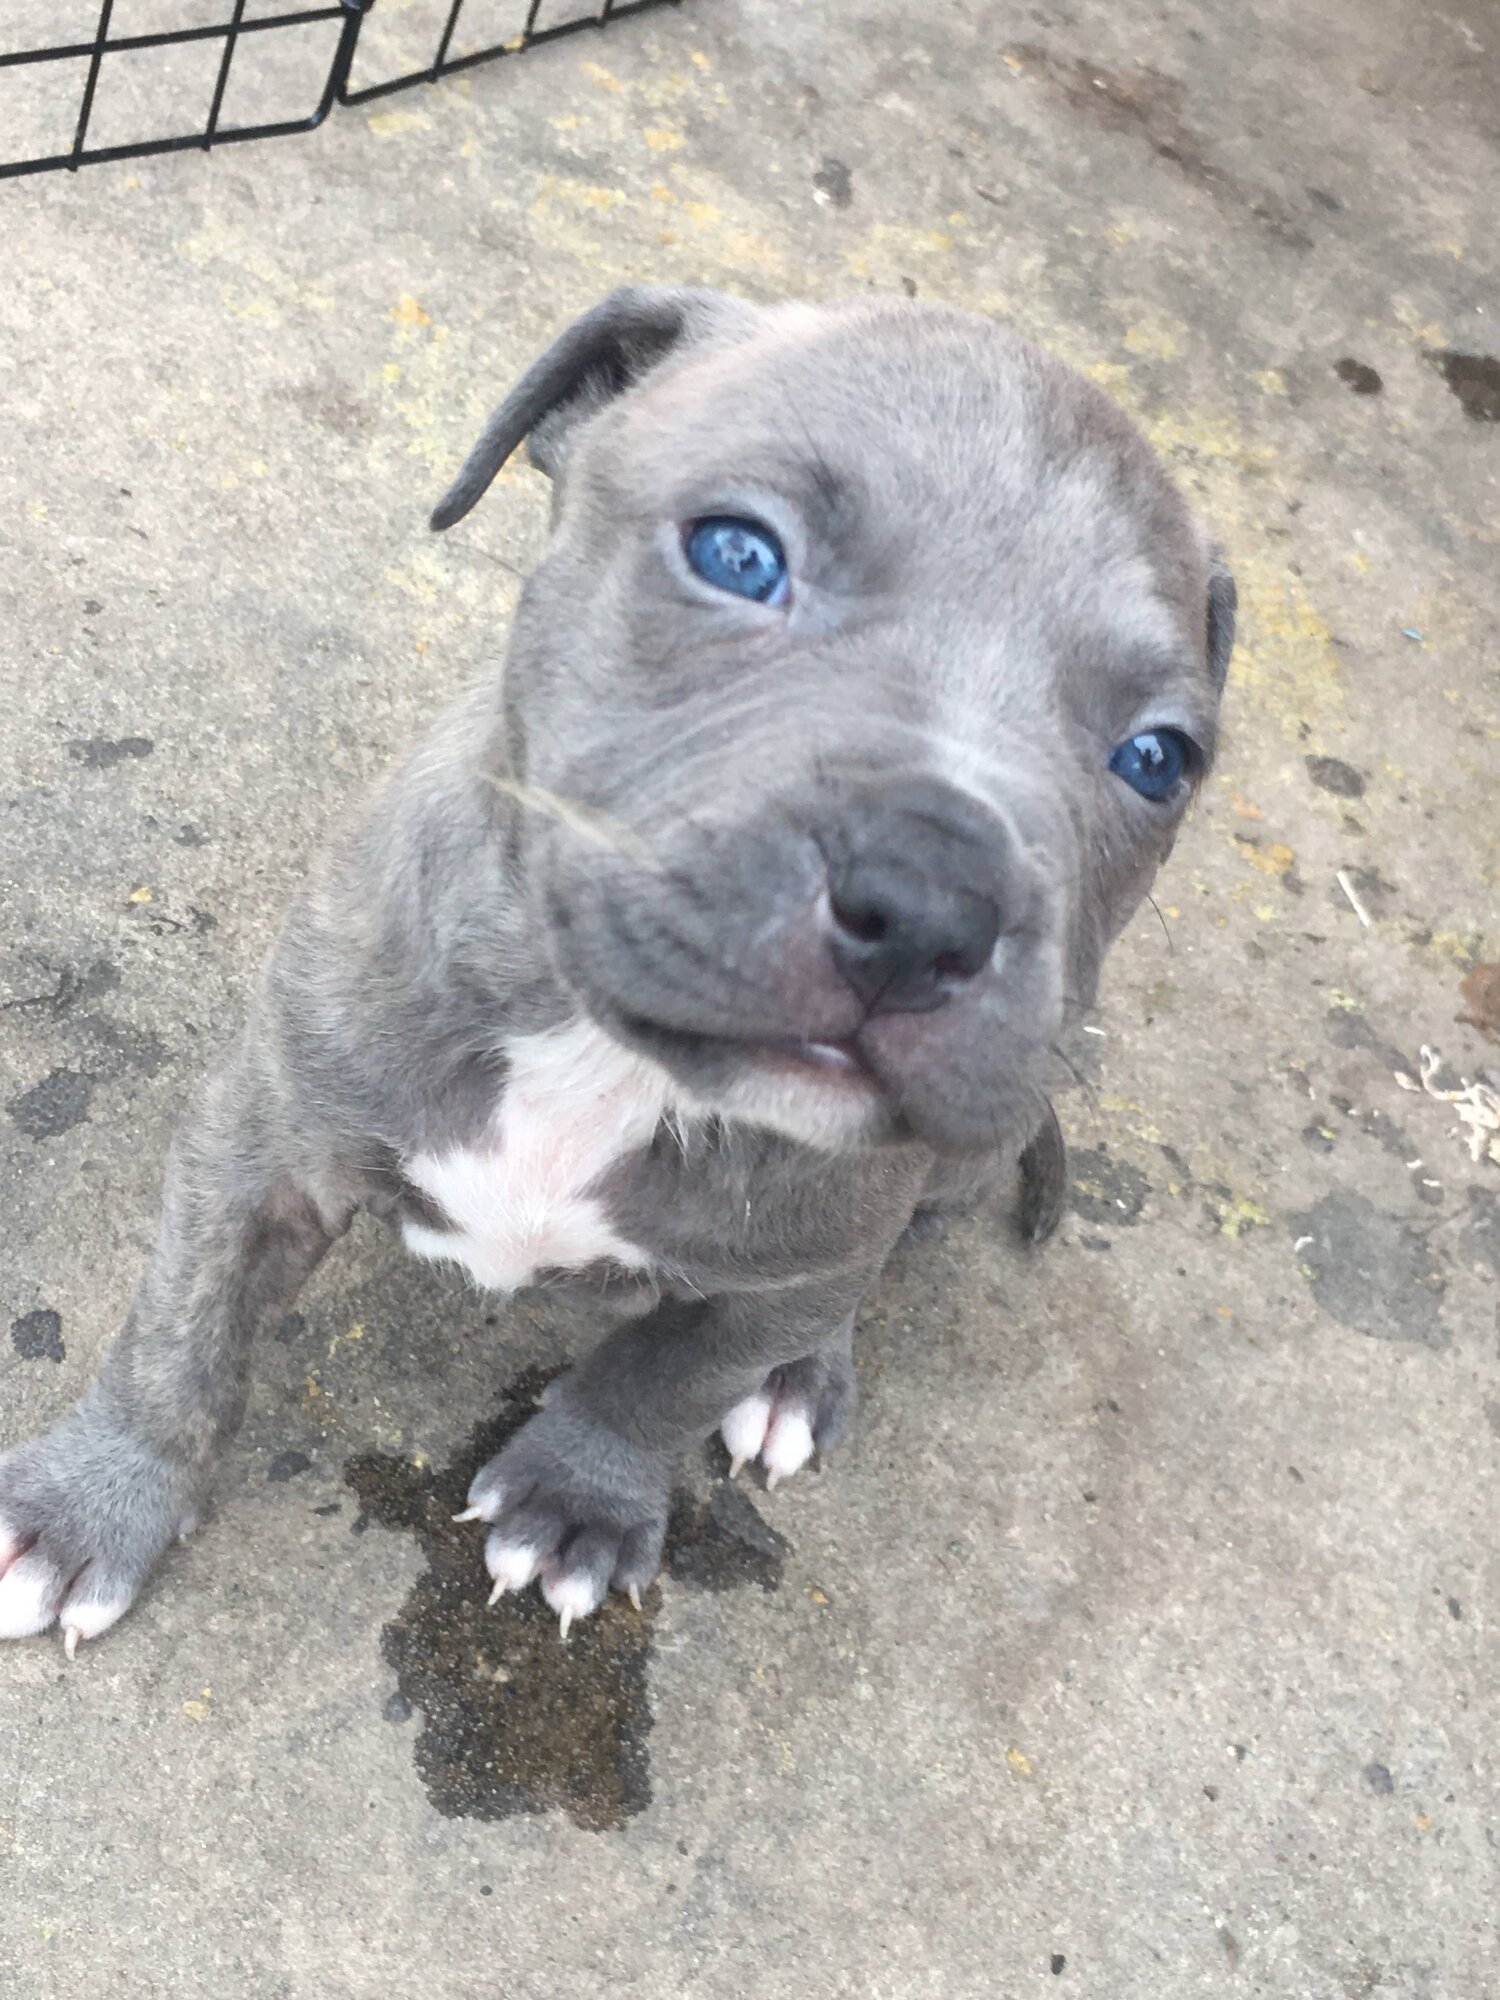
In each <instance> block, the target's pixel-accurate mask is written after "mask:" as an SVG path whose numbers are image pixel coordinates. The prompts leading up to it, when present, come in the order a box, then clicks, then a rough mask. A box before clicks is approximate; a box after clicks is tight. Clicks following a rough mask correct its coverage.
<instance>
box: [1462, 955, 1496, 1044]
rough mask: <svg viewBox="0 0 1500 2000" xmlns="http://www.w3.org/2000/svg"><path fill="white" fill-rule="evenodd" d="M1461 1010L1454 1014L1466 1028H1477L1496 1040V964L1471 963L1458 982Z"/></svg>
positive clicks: (1489, 1038) (1492, 1039)
mask: <svg viewBox="0 0 1500 2000" xmlns="http://www.w3.org/2000/svg"><path fill="white" fill-rule="evenodd" d="M1458 990H1459V993H1460V994H1461V996H1462V998H1463V1003H1464V1011H1463V1012H1462V1013H1461V1014H1460V1015H1458V1016H1457V1018H1458V1020H1459V1021H1461V1022H1462V1023H1463V1025H1464V1026H1465V1027H1466V1028H1477V1029H1478V1030H1479V1032H1480V1034H1481V1035H1484V1036H1486V1037H1487V1038H1488V1040H1490V1041H1492V1042H1500V965H1475V966H1471V967H1470V969H1469V970H1468V971H1467V972H1466V973H1465V974H1464V976H1463V978H1462V979H1461V980H1460V981H1459V982H1458Z"/></svg>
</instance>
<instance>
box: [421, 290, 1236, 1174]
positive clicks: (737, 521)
mask: <svg viewBox="0 0 1500 2000" xmlns="http://www.w3.org/2000/svg"><path fill="white" fill-rule="evenodd" d="M526 439H529V441H530V449H531V455H532V457H533V459H534V460H535V461H536V462H537V463H538V464H540V465H541V467H542V469H543V470H544V471H546V472H548V473H550V474H551V475H552V477H553V479H554V481H555V506H554V519H553V536H552V541H551V544H550V546H549V548H548V551H547V554H546V557H545V559H544V560H543V562H542V563H541V565H540V567H539V568H538V569H537V570H536V571H535V572H534V574H533V575H532V576H531V578H530V579H529V581H528V583H527V585H526V588H525V591H524V593H523V595H522V599H521V603H520V607H519V609H518V612H517V616H516V621H515V628H514V632H513V636H512V641H511V646H510V652H509V655H508V658H507V663H506V667H505V684H504V704H505V731H504V744H503V748H502V750H501V751H500V753H499V754H500V755H501V756H503V758H504V760H505V767H504V768H503V769H497V770H496V772H495V774H494V775H495V777H496V780H497V783H498V784H499V785H500V787H501V788H502V790H503V791H504V792H505V793H506V794H507V795H508V796H510V797H512V798H514V799H515V800H517V801H519V813H518V822H517V824H518V829H519V831H518V838H519V840H520V844H521V852H522V855H523V861H524V870H525V878H526V881H527V884H528V890H529V893H530V894H531V895H532V896H533V897H534V899H535V913H536V916H537V920H538V922H539V923H540V925H541V926H542V928H543V930H544V932H545V934H546V936H547V938H548V940H549V942H550V946H551V949H552V953H553V955H554V958H555V961H556V965H557V968H558V970H559V972H560V973H561V976H562V978H563V979H564V980H565V982H566V983H567V984H568V986H569V987H570V988H571V989H572V990H573V991H574V992H575V993H576V995H577V996H578V998H579V1000H580V1002H581V1004H582V1006H583V1007H584V1008H585V1009H586V1010H587V1012H588V1013H589V1014H590V1015H591V1016H592V1017H593V1018H594V1019H595V1020H596V1021H598V1022H599V1023H600V1025H601V1026H603V1027H604V1028H606V1029H607V1030H608V1031H609V1032H611V1033H612V1034H614V1035H616V1036H617V1037H619V1038H621V1039H622V1040H624V1041H626V1042H628V1043H630V1044H632V1045H633V1046H635V1047H637V1048H639V1049H641V1050H643V1051H646V1052H648V1053H649V1054H650V1055H652V1056H653V1057H655V1058H656V1059H657V1060H659V1061H660V1062H661V1063H662V1064H664V1065H665V1066H666V1067H667V1068H668V1069H669V1070H670V1071H672V1072H673V1073H674V1075H675V1076H676V1077H677V1079H678V1080H679V1082H680V1083H681V1084H682V1085H683V1087H684V1090H685V1093H686V1094H688V1095H690V1096H691V1097H693V1098H695V1099H696V1100H697V1101H699V1102H700V1103H703V1104H706V1105H708V1106H711V1107H712V1108H714V1109H716V1110H718V1111H720V1112H722V1113H723V1114H724V1115H725V1116H726V1117H730V1118H744V1119H749V1120H752V1121H754V1122H758V1123H762V1124H767V1125H771V1126H773V1127H775V1128H777V1129H780V1130H782V1131H784V1132H787V1133H790V1134H791V1135H793V1136H794V1137H797V1138H801V1139H804V1140H808V1141H811V1142H812V1143H815V1144H822V1145H826V1146H830V1147H847V1146H855V1145H860V1144H867V1143H871V1142H873V1141H877V1140H879V1139H882V1138H889V1137H906V1138H910V1137H917V1138H920V1139H922V1140H924V1141H926V1142H927V1143H928V1144H930V1145H932V1146H934V1147H936V1148H938V1149H940V1150H955V1151H957V1150H967V1149H976V1148H989V1147H996V1146H1004V1145H1007V1144H1010V1143H1013V1142H1017V1141H1019V1140H1021V1139H1022V1138H1024V1136H1025V1134H1026V1132H1027V1131H1028V1130H1030V1129H1031V1128H1032V1127H1033V1126H1034V1125H1035V1124H1036V1122H1037V1118H1038V1115H1039V1111H1040V1107H1041V1104H1042V1102H1043V1094H1044V1091H1045V1087H1046V1081H1047V1077H1048V1073H1049V1070H1050V1069H1051V1067H1052V1050H1051V1045H1052V1043H1053V1042H1054V1039H1055V1037H1056V1035H1057V1033H1058V1030H1059V1027H1060V1026H1061V1024H1062V1022H1063V1020H1064V1018H1065V1017H1066V1016H1067V1015H1068V1014H1069V1013H1071V1012H1074V1011H1076V1010H1077V1009H1078V1008H1080V1007H1083V1006H1086V1005H1088V1004H1089V1003H1090V1002H1091V1000H1092V998H1093V996H1094V993H1095V990H1096V984H1097V979H1098V973H1099V967H1100V963H1101V960H1102V958H1103V955H1104V952H1105V950H1106V948H1107V946H1108V945H1109V943H1110V941H1111V940H1112V939H1113V937H1114V936H1115V935H1116V933H1117V932H1118V931H1119V930H1120V928H1121V927H1122V926H1123V924H1124V923H1125V922H1126V920H1127V919H1128V918H1129V916H1130V914H1131V912H1132V911H1133V910H1134V908H1135V906H1136V904H1137V903H1138V901H1139V900H1140V898H1141V897H1142V895H1143V894H1144V892H1145V890H1146V888H1147V886H1148V884H1149V883H1150V880H1151V878H1152V876H1153V874H1154V873H1155V871H1156V869H1157V868H1158V866H1159V865H1160V863H1161V861H1162V860H1163V858H1164V857H1165V855H1166V854H1167V852H1168V850H1169V849H1170V847H1171V845H1172V841H1173V839H1174V837H1175V835H1176V831H1177V828H1178V826H1179V824H1180V822H1181V819H1182V815H1183V813H1184V811H1185V810H1186V808H1187V805H1188V802H1189V800H1190V799H1191V797H1192V795H1193V792H1194V790H1195V788H1196V786H1197V784H1198V783H1199V781H1200V779H1201V778H1202V775H1203V773H1204V771H1205V769H1206V768H1207V766H1208V763H1209V760H1210V758H1211V756H1212V754H1213V748H1214V734H1215V718H1216V712H1217V708H1218V701H1219V693H1220V689H1221V687H1222V685H1223V680H1224V673H1225V667H1226V664H1227V661H1228V655H1229V649H1230V644H1231V641H1232V634H1233V622H1234V586H1233V583H1232V581H1231V580H1230V578H1229V576H1228V574H1227V572H1226V571H1225V570H1224V569H1223V568H1222V566H1221V565H1220V564H1219V562H1218V561H1217V559H1216V557H1215V555H1214V553H1213V551H1212V550H1211V549H1210V547H1209V545H1208V544H1207V542H1206V541H1205V539H1204V537H1203V536H1202V534H1201V533H1200V532H1199V531H1198V529H1197V528H1196V527H1195V525H1194V523H1193V521H1192V520H1191V518H1190V517H1189V515H1188V512H1187V510H1186V508H1185V506H1184V505H1183V502H1182V500H1181V499H1180V497H1179V496H1178V494H1177V492H1176V490H1175V488H1174V487H1173V486H1172V484H1171V482H1170V481H1169V479H1168V478H1167V476H1166V474H1165V472H1164V471H1163V469H1162V467H1161V465H1160V464H1159V463H1158V461H1157V460H1156V458H1155V457H1154V456H1153V454H1152V453H1151V452H1150V450H1149V449H1148V448H1147V447H1146V445H1145V444H1144V443H1143V442H1142V441H1141V439H1140V438H1139V437H1138V436H1137V435H1136V434H1135V432H1134V431H1133V430H1132V429H1131V428H1130V426H1129V424H1128V423H1127V422H1126V420H1125V419H1124V417H1123V416H1122V415H1121V414H1120V412H1119V411H1118V409H1117V408H1116V407H1115V406H1114V404H1113V403H1111V402H1110V401H1109V400H1108V399H1107V398H1106V397H1104V396H1103V395H1101V394H1100V393H1099V392H1098V391H1097V390H1095V389H1094V388H1092V387H1091V386H1090V385H1089V384H1088V383H1087V382H1084V381H1082V380H1081V379H1080V378H1079V377H1077V376H1076V375H1074V374H1072V373H1071V372H1070V371H1069V370H1067V369H1065V368H1064V367H1062V366H1061V365H1060V364H1059V363H1057V362H1055V361H1053V360H1051V359H1049V358H1048V357H1047V356H1045V355H1043V354H1041V353H1039V352H1037V351H1036V350H1035V349H1034V348H1031V347H1028V346H1027V345H1025V344H1024V343H1023V342H1021V341H1020V340H1018V339H1016V338H1015V337H1014V336H1012V335H1011V334H1009V333H1006V332H1004V331H1002V330H1001V329H999V328H997V327H995V326H993V325H991V324H990V323H989V322H987V321H984V320H980V319H975V318H971V317H969V316H967V315H965V314H961V313H958V312H952V311H948V310H945V309H942V308H937V307H929V306H917V305H909V304H906V303H904V302H903V303H897V302H879V303H872V304H859V305H853V306H847V307H839V308H828V309H820V308H812V307H807V306H797V305H792V306H782V307H777V308H773V309H768V310H762V309H758V308H755V307H752V306H749V305H747V304H744V303H742V302H740V301H737V300H731V299H728V298H725V297H721V296H719V295H718V294H715V293H708V292H672V291H655V290H649V289H632V290H628V291H624V292H618V293H616V294H614V295H613V296H612V297H611V298H609V299H607V300H605V301H604V303H603V304H602V305H600V306H598V307H596V308H595V310H594V311H593V312H591V313H589V314H588V315H586V316H585V317H584V318H583V319H582V320H580V321H579V322H577V323H576V324H575V325H574V326H572V327H571V328H569V329H568V330H567V332H565V333H564V334H563V335H562V336H561V338H560V339H559V340H558V341H557V343H556V344H555V345H554V346H553V347H552V348H551V349H550V350H549V351H548V352H547V353H546V354H544V355H543V356H542V357H541V359H540V360H539V361H538V362H536V363H535V364H534V366H533V367H532V369H531V370H530V371H529V373H528V374H527V375H526V376H525V377H524V378H523V379H522V381H521V382H520V383H519V384H518V385H517V387H516V389H515V390H514V391H513V392H512V394H511V396H510V397H509V398H508V399H507V401H506V402H505V403H504V404H503V405H502V406H501V408H500V409H499V410H498V411H497V412H496V414H495V416H494V417H493V418H492V419H491V422H490V424H489V425H488V427H487V428H486V430H485V433H484V435H483V437H482V438H481V439H480V441H479V443H478V444H477V445H476V446H475V449H474V451H473V452H472V453H471V454H470V457H469V459H468V461H467V463H466V464H465V466H464V468H463V470H462V472H461V473H460V474H459V477H458V479H457V481H456V483H455V485H454V486H453V488H452V489H451V491H450V492H449V494H448V495H447V496H446V497H445V499H444V500H443V502H442V503H441V505H440V506H439V508H438V509H437V512H436V513H435V515H434V517H433V522H434V526H437V527H447V526H449V525H450V524H451V523H452V522H454V521H456V520H458V519H459V518H460V517H461V516H462V515H463V514H465V513H466V512H467V511H468V509H469V508H470V507H471V506H473V504H474V503H475V501H476V500H477V499H478V498H479V497H480V495H481V494H482V493H483V491H484V490H485V488H486V486H487V485H488V484H489V482H490V480H491V479H492V478H493V476H494V474H495V472H496V471H497V470H498V469H499V467H500V466H501V464H503V462H504V460H505V459H506V458H507V457H508V456H509V454H510V453H511V452H512V451H513V450H515V449H516V448H517V447H518V446H519V445H520V443H521V442H522V441H523V440H526Z"/></svg>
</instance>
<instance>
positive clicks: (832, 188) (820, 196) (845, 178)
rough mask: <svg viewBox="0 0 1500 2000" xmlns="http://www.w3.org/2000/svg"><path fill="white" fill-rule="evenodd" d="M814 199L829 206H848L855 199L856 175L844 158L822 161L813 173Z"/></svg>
mask: <svg viewBox="0 0 1500 2000" xmlns="http://www.w3.org/2000/svg"><path fill="white" fill-rule="evenodd" d="M813 199H814V200H815V201H820V202H822V203H823V204H824V206H825V207H828V208H848V206H849V205H850V203H851V202H852V201H853V200H854V176H853V174H852V173H851V172H850V171H849V169H848V167H846V166H845V165H844V162H843V161H842V160H835V159H834V158H832V156H830V157H829V158H827V159H825V160H823V161H822V162H820V164H819V166H818V170H817V172H816V173H815V174H814V175H813Z"/></svg>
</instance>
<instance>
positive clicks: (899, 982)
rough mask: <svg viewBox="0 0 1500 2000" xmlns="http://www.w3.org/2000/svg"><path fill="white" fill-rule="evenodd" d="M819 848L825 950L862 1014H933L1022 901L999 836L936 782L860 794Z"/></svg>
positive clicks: (1022, 885)
mask: <svg viewBox="0 0 1500 2000" xmlns="http://www.w3.org/2000/svg"><path fill="white" fill-rule="evenodd" d="M819 844H820V845H821V846H822V848H823V852H824V855H825V858H826V860H827V864H828V889H827V897H826V902H825V906H824V910H823V917H824V922H825V925H826V928H827V933H828V944H829V950H830V953H831V955H832V958H833V962H834V965H835V967H836V968H837V970H838V973H839V975H840V977H841V978H842V979H843V980H844V981H845V983H846V984H847V985H848V986H849V987H851V988H852V989H853V991H854V993H855V994H856V995H857V997H858V998H859V1000H860V1001H861V1002H862V1003H863V1005H864V1007H865V1009H866V1010H867V1013H868V1014H872V1015H873V1014H887V1013H905V1014H920V1013H927V1012H929V1011H930V1010H932V1009H933V1008H936V1007H941V1006H942V1005H943V1004H944V1003H945V1002H946V1001H947V1000H948V999H949V998H950V997H951V996H952V995H953V994H955V993H956V992H957V991H958V990H959V989H960V988H962V987H963V986H965V985H967V984H968V983H969V982H970V981H971V980H973V979H975V978H977V977H978V975H979V974H980V973H981V972H983V971H984V969H985V967H986V966H987V965H988V964H989V963H990V960H991V957H992V955H993V953H994V950H995V946H996V943H997V942H998V940H999V938H1000V937H1001V935H1002V934H1003V933H1005V932H1007V931H1010V930H1013V929H1015V928H1016V927H1017V926H1018V924H1019V922H1020V921H1021V920H1022V918H1023V917H1024V914H1025V912H1026V909H1027V907H1028V906H1029V904H1030V901H1031V890H1030V887H1029V884H1028V882H1027V880H1026V870H1025V868H1024V866H1023V865H1022V864H1021V862H1020V858H1019V856H1018V854H1017V852H1016V847H1015V842H1014V840H1013V839H1012V837H1011V835H1010V833H1009V831H1008V830H1007V828H1006V827H1005V826H1004V825H1003V824H1002V822H1001V821H1000V820H999V819H998V818H997V817H996V816H995V815H994V814H993V813H992V812H990V811H989V809H988V808H987V807H986V806H984V805H983V804H982V803H981V802H980V801H979V800H978V799H975V798H974V797H972V796H971V795H970V794H968V793H966V792H962V791H959V790H958V789H956V788H955V787H954V786H952V785H947V784H944V783H942V782H941V781H940V780H937V779H928V778H920V779H919V778H910V779H902V780H897V781H894V782H889V783H886V784H882V785H878V786H870V787H867V788H865V789H863V790H861V791H860V792H859V793H857V794H856V795H855V797H854V798H853V799H852V800H851V801H850V802H849V804H848V806H847V808H846V809H845V811H844V813H843V814H842V816H841V818H840V819H839V821H838V822H837V824H836V825H835V826H834V827H833V828H832V829H831V830H829V831H828V832H826V833H825V834H824V836H823V837H822V839H821V840H820V843H819Z"/></svg>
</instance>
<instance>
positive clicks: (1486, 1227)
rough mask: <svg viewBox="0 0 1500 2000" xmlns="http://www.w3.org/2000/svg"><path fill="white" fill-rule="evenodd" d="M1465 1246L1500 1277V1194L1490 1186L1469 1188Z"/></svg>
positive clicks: (1472, 1255)
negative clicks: (1495, 1192) (1494, 1191)
mask: <svg viewBox="0 0 1500 2000" xmlns="http://www.w3.org/2000/svg"><path fill="white" fill-rule="evenodd" d="M1464 1248H1465V1250H1467V1251H1468V1253H1469V1255H1470V1256H1471V1257H1477V1258H1478V1259H1479V1261H1480V1263H1482V1264H1488V1266H1489V1267H1490V1269H1491V1270H1492V1271H1493V1272H1494V1273H1495V1275H1496V1276H1497V1277H1500V1195H1496V1194H1494V1193H1492V1192H1491V1191H1490V1189H1489V1188H1482V1187H1471V1188H1470V1189H1469V1215H1468V1220H1467V1221H1466V1222H1465V1224H1464Z"/></svg>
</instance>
